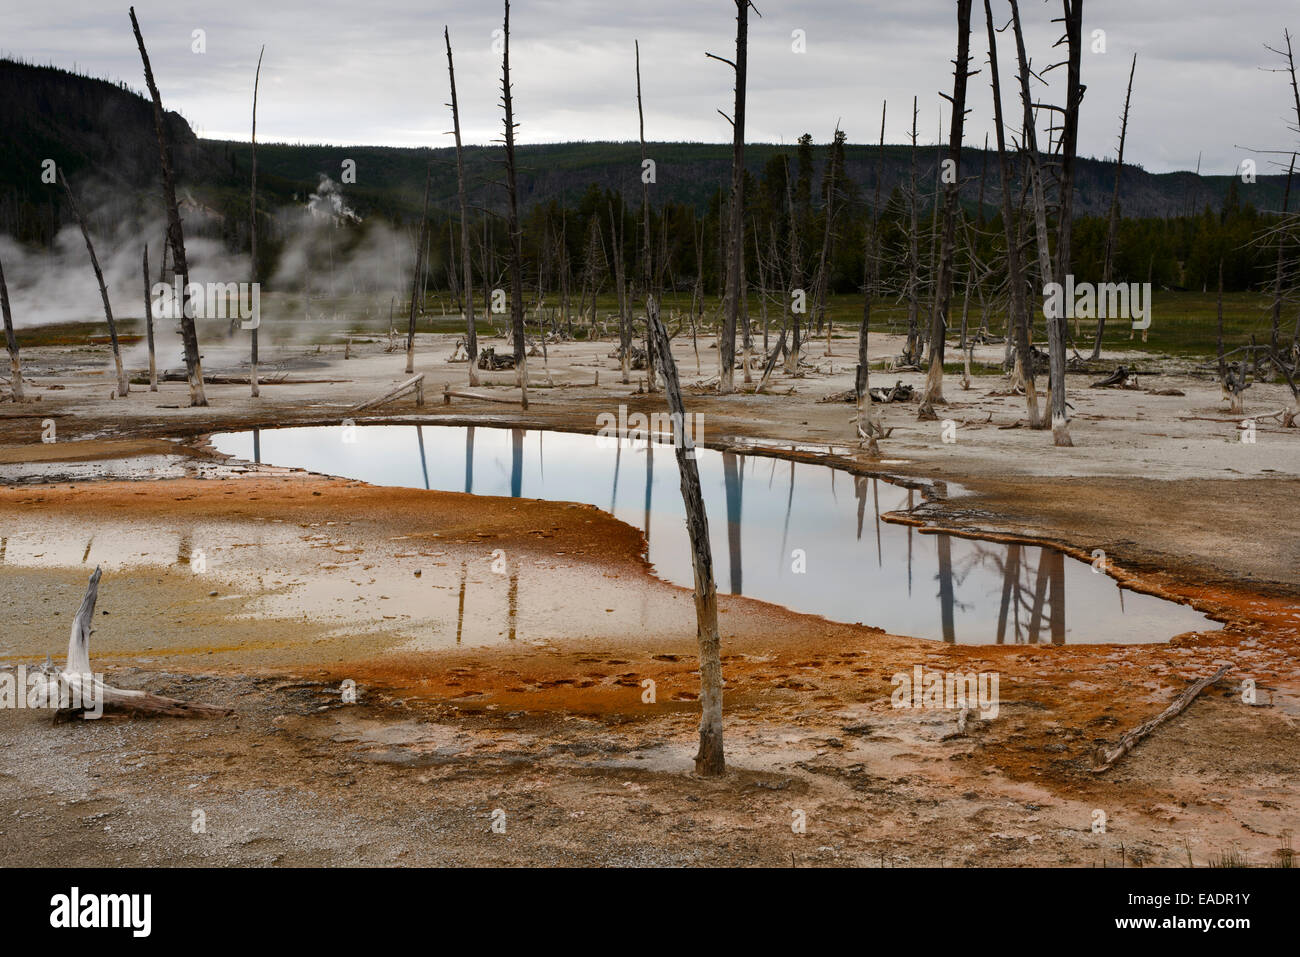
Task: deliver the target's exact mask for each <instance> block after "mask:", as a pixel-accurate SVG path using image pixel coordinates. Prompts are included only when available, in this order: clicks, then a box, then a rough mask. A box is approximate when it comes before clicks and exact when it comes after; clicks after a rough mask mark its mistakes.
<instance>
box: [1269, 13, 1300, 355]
mask: <svg viewBox="0 0 1300 957" xmlns="http://www.w3.org/2000/svg"><path fill="white" fill-rule="evenodd" d="M1290 43H1291V40H1290V38H1289V37H1288V38H1287V46H1288V49H1289V48H1290ZM1295 157H1296V154H1295V153H1292V154H1291V163H1290V165H1289V166H1288V167H1287V171H1286V187H1285V188H1284V189H1283V191H1282V222H1283V223H1285V222H1286V220H1287V210H1288V208H1289V207H1290V205H1291V178H1292V177H1293V176H1294V175H1295ZM1286 234H1287V230H1286V229H1285V228H1281V229H1278V230H1277V270H1276V272H1275V273H1274V275H1273V305H1272V308H1271V309H1270V311H1269V315H1270V320H1271V321H1270V325H1269V342H1270V343H1271V344H1272V346H1273V351H1274V352H1276V351H1277V350H1278V342H1279V339H1278V335H1279V332H1280V326H1281V321H1282V299H1283V278H1284V276H1285V274H1286V271H1287V269H1286V267H1287V263H1286Z"/></svg>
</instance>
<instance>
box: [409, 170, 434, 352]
mask: <svg viewBox="0 0 1300 957" xmlns="http://www.w3.org/2000/svg"><path fill="white" fill-rule="evenodd" d="M432 176H433V160H432V159H431V160H429V161H428V163H427V164H426V165H425V167H424V208H423V210H422V211H421V213H420V232H419V234H418V236H417V238H416V241H415V271H414V272H413V273H412V275H411V314H410V317H409V319H408V321H407V326H406V372H407V374H408V375H409V374H410V373H412V372H414V371H415V317H416V315H417V310H418V309H419V307H420V305H421V303H420V298H421V297H420V274H421V272H423V270H424V235H425V231H426V230H427V229H428V228H429V180H430V179H431V178H432Z"/></svg>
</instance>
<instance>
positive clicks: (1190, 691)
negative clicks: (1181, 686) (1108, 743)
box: [1092, 665, 1232, 774]
mask: <svg viewBox="0 0 1300 957" xmlns="http://www.w3.org/2000/svg"><path fill="white" fill-rule="evenodd" d="M1231 670H1232V665H1224V666H1223V667H1222V668H1220V669H1219V670H1218V671H1216V672H1215V673H1214V674H1212V675H1209V676H1207V677H1205V678H1201V679H1199V680H1197V681H1195V682H1193V683H1192V684H1191V685H1189V686H1188V687H1187V689H1186V690H1185V691H1183V693H1182V694H1180V695H1179V696H1178V697H1177V698H1175V699H1174V700H1173V701H1172V702H1171V703H1170V705H1169V707H1167V708H1165V710H1164V711H1161V712H1160V713H1159V714H1158V715H1156V716H1155V717H1154V718H1152V719H1151V720H1150V721H1144V722H1143V723H1142V724H1140V725H1138V726H1137V727H1136V728H1134V729H1133V730H1132V731H1130V732H1128V733H1127V734H1125V735H1124V736H1123V737H1122V738H1120V739H1119V742H1118V743H1117V744H1116V745H1115V747H1113V748H1111V749H1109V750H1107V751H1103V752H1102V753H1101V755H1100V758H1101V761H1100V763H1099V764H1098V765H1097V766H1096V767H1094V768H1093V769H1092V773H1093V774H1101V773H1102V772H1103V771H1109V770H1110V769H1111V768H1112V767H1114V765H1115V762H1116V761H1118V760H1119V759H1120V758H1122V757H1124V755H1126V754H1128V753H1129V752H1130V751H1132V750H1133V749H1134V748H1135V747H1137V745H1138V743H1139V742H1140V741H1141V740H1142V739H1143V738H1145V737H1146V736H1147V735H1149V734H1150V733H1151V732H1152V731H1154V730H1155V729H1156V728H1158V727H1160V726H1161V725H1162V724H1164V723H1165V722H1166V721H1168V720H1169V719H1170V718H1174V717H1177V716H1178V715H1179V714H1182V712H1183V711H1185V710H1186V709H1187V706H1188V705H1189V704H1191V703H1192V702H1193V701H1194V700H1195V699H1196V696H1197V695H1199V694H1200V693H1201V692H1202V691H1204V690H1205V689H1206V688H1208V687H1209V686H1210V685H1212V684H1214V683H1215V682H1216V681H1218V680H1219V679H1220V678H1222V677H1223V676H1224V675H1226V674H1227V673H1228V672H1229V671H1231Z"/></svg>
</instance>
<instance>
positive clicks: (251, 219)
mask: <svg viewBox="0 0 1300 957" xmlns="http://www.w3.org/2000/svg"><path fill="white" fill-rule="evenodd" d="M265 53H266V44H262V49H261V51H260V52H259V53H258V54H257V72H256V73H255V74H254V75H253V135H252V139H251V141H250V143H251V146H252V167H253V176H252V185H251V187H250V188H249V191H248V237H249V240H248V245H249V256H250V258H251V260H252V272H253V282H254V283H256V282H257V87H258V85H259V84H260V83H261V81H262V56H263V54H265ZM148 254H149V249H148V247H145V255H146V256H148ZM148 272H149V269H148V266H147V265H146V267H145V273H146V274H148ZM255 321H256V322H260V317H258V319H257V320H255ZM152 336H153V333H152V324H151V326H150V338H151V339H152ZM250 349H251V351H250V354H249V357H250V358H249V371H248V381H249V385H250V386H251V387H252V391H253V398H254V399H256V398H257V397H258V395H260V394H261V392H260V389H259V388H258V385H257V325H254V326H253V339H252V343H251V346H250Z"/></svg>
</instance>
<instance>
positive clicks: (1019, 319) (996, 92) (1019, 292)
mask: <svg viewBox="0 0 1300 957" xmlns="http://www.w3.org/2000/svg"><path fill="white" fill-rule="evenodd" d="M984 18H985V21H986V23H987V27H988V44H989V73H990V82H991V84H992V87H993V126H994V129H995V130H996V131H997V142H998V171H999V175H1000V177H1001V190H1000V192H1001V193H1002V228H1003V232H1004V234H1005V237H1006V246H1007V288H1008V289H1009V290H1010V300H1011V301H1010V313H1011V315H1010V324H1011V326H1012V329H1013V330H1014V336H1015V340H1016V362H1017V364H1018V365H1019V367H1020V375H1021V381H1022V382H1023V383H1024V388H1025V405H1026V406H1027V408H1028V412H1029V425H1030V427H1031V428H1032V427H1035V426H1037V424H1038V421H1039V418H1038V416H1039V413H1038V395H1037V392H1036V390H1035V388H1034V359H1033V346H1032V344H1031V343H1030V338H1029V304H1028V302H1027V301H1026V295H1025V277H1024V271H1023V268H1022V265H1021V259H1020V230H1019V228H1018V227H1017V225H1016V223H1017V222H1018V221H1017V220H1016V219H1015V218H1014V216H1013V210H1012V206H1011V164H1010V161H1009V160H1008V159H1007V144H1006V131H1005V126H1004V124H1003V121H1002V83H1001V80H1000V79H999V77H998V44H997V28H996V27H995V26H994V25H993V9H992V5H991V3H990V0H984ZM1008 338H1010V336H1008Z"/></svg>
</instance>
